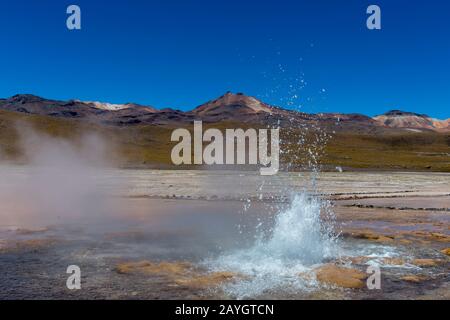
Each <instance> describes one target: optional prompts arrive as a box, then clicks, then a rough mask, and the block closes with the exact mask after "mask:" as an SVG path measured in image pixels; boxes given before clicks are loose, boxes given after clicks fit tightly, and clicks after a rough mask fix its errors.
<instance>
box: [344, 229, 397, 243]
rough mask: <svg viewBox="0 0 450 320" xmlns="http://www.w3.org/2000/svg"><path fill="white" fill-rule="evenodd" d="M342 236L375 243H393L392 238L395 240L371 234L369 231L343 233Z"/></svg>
mask: <svg viewBox="0 0 450 320" xmlns="http://www.w3.org/2000/svg"><path fill="white" fill-rule="evenodd" d="M343 236H344V237H352V238H355V239H364V240H370V241H376V242H392V241H394V238H395V237H394V236H387V235H381V234H376V233H373V232H370V231H358V232H351V233H344V234H343Z"/></svg>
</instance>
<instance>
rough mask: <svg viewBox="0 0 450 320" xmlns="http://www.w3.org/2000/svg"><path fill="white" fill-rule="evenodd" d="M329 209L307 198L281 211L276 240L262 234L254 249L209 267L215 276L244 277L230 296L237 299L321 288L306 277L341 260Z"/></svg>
mask: <svg viewBox="0 0 450 320" xmlns="http://www.w3.org/2000/svg"><path fill="white" fill-rule="evenodd" d="M333 221H334V220H333V214H332V211H331V208H330V206H329V203H328V202H326V201H322V200H320V199H318V198H317V197H312V196H309V195H308V194H305V193H302V194H300V195H297V196H295V197H294V199H293V200H292V202H291V205H290V207H289V208H288V209H287V210H283V211H280V212H279V213H278V215H277V216H276V218H275V224H274V227H273V228H272V230H271V232H270V235H269V236H268V237H267V236H265V235H264V234H261V235H260V236H259V237H258V239H257V241H256V242H255V243H254V245H252V246H251V247H250V248H245V249H240V250H237V251H233V252H229V253H226V254H223V255H222V256H220V257H218V258H214V259H209V260H207V261H205V265H206V266H207V267H208V268H210V269H211V270H213V271H219V270H222V271H223V270H228V271H231V272H235V273H237V274H239V275H242V279H241V280H239V281H238V282H236V283H233V284H229V285H226V286H225V287H224V290H225V291H226V292H228V293H229V294H231V295H232V296H236V297H237V298H245V297H254V296H257V295H260V294H263V293H265V292H267V291H271V290H277V289H279V288H282V289H283V290H284V291H286V290H289V289H292V290H295V291H298V290H299V289H300V290H308V289H312V288H314V287H315V279H314V277H312V278H311V277H301V276H300V274H304V273H308V272H309V271H310V270H311V268H312V266H314V265H317V264H320V263H322V262H323V261H325V260H327V259H330V258H333V257H335V256H336V255H337V249H338V246H337V236H336V235H334V232H333V224H334V223H333Z"/></svg>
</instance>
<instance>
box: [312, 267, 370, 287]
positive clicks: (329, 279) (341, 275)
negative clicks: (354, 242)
mask: <svg viewBox="0 0 450 320" xmlns="http://www.w3.org/2000/svg"><path fill="white" fill-rule="evenodd" d="M316 277H317V280H319V281H320V282H323V283H326V284H329V285H333V286H338V287H342V288H353V289H356V288H363V287H364V286H365V285H366V284H365V281H364V280H365V279H366V278H367V275H366V274H365V273H363V272H361V271H359V270H356V269H350V268H344V267H339V266H336V265H334V264H331V263H330V264H326V265H324V266H322V267H320V268H318V269H317V270H316Z"/></svg>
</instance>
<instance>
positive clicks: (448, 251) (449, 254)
mask: <svg viewBox="0 0 450 320" xmlns="http://www.w3.org/2000/svg"><path fill="white" fill-rule="evenodd" d="M441 252H442V253H443V254H445V255H447V256H450V248H445V249H442V250H441Z"/></svg>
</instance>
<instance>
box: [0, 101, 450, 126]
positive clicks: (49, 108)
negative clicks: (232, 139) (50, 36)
mask: <svg viewBox="0 0 450 320" xmlns="http://www.w3.org/2000/svg"><path fill="white" fill-rule="evenodd" d="M0 110H7V111H16V112H22V113H27V114H37V115H47V116H54V117H63V118H80V119H85V120H89V121H93V122H96V123H104V124H109V125H119V126H128V125H145V124H153V125H162V126H164V125H170V126H173V125H184V124H188V123H192V121H193V120H203V121H204V122H207V123H217V122H223V121H231V122H237V123H252V124H256V125H281V126H284V127H301V126H305V125H309V126H320V127H321V128H324V129H329V130H330V131H343V132H354V133H368V134H380V133H383V132H385V131H428V130H432V131H438V132H450V119H448V120H443V121H440V120H435V119H432V118H430V117H428V116H426V115H420V114H414V113H408V112H402V111H395V110H394V111H390V112H388V113H386V114H384V115H380V116H377V117H374V118H371V117H368V116H365V115H362V114H341V113H320V114H308V113H303V112H298V111H294V110H286V109H282V108H278V107H275V106H271V105H269V104H266V103H264V102H262V101H260V100H258V99H256V98H254V97H250V96H246V95H244V94H241V93H238V94H233V93H231V92H227V93H226V94H224V95H223V96H221V97H219V98H217V99H215V100H211V101H208V102H206V103H204V104H202V105H200V106H198V107H197V108H195V109H193V110H192V111H187V112H183V111H180V110H174V109H169V108H166V109H162V110H157V109H155V108H153V107H149V106H142V105H138V104H132V103H128V104H109V103H100V102H83V101H79V100H69V101H57V100H49V99H45V98H40V97H37V96H34V95H23V94H21V95H16V96H13V97H11V98H9V99H0Z"/></svg>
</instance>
